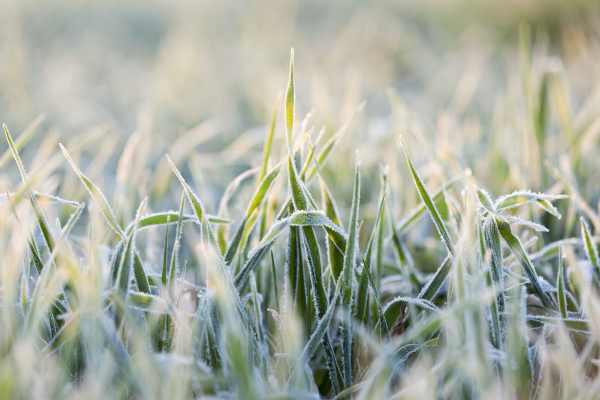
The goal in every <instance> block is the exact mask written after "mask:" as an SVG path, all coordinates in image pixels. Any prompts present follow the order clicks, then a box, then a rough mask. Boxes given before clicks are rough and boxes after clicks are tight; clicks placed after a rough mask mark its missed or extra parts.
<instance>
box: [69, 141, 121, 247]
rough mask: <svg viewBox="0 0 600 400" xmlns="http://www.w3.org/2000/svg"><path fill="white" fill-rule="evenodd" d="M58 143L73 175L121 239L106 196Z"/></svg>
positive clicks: (117, 223)
mask: <svg viewBox="0 0 600 400" xmlns="http://www.w3.org/2000/svg"><path fill="white" fill-rule="evenodd" d="M58 145H59V146H60V149H61V151H62V153H63V155H64V156H65V158H66V159H67V161H68V162H69V165H70V166H71V169H73V172H75V175H77V177H78V178H79V180H80V181H81V183H82V184H83V186H84V187H85V189H86V190H87V191H88V193H89V195H90V197H91V198H92V200H93V201H94V202H95V203H96V205H97V206H98V207H99V208H100V212H101V213H102V216H103V217H104V219H105V220H106V222H107V223H108V226H109V227H110V228H111V229H112V230H113V231H114V232H115V233H116V234H117V236H118V237H119V238H120V239H123V238H124V237H125V234H124V232H123V230H122V229H121V226H120V224H119V222H118V220H117V217H116V216H115V214H114V212H113V210H112V207H111V206H110V204H109V203H108V200H106V196H104V193H102V191H101V190H100V188H99V187H98V186H96V185H95V184H94V182H92V180H91V179H90V178H88V177H87V176H85V175H84V174H83V172H81V170H80V169H79V167H78V166H77V164H76V163H75V161H74V160H73V158H72V157H71V155H70V154H69V152H68V151H67V149H66V148H65V147H64V146H63V145H62V143H59V144H58Z"/></svg>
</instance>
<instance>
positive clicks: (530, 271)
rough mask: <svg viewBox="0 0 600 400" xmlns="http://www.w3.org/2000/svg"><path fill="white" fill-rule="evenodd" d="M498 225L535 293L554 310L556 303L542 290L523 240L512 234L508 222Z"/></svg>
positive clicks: (499, 222) (498, 223) (501, 222)
mask: <svg viewBox="0 0 600 400" xmlns="http://www.w3.org/2000/svg"><path fill="white" fill-rule="evenodd" d="M496 224H497V226H498V230H499V232H500V235H501V236H502V238H503V239H504V241H505V242H506V244H507V245H508V247H510V249H511V251H512V252H513V254H514V255H515V256H516V257H517V259H518V260H519V263H520V264H521V266H522V267H523V269H524V270H525V273H526V274H527V277H528V278H529V281H530V283H531V286H532V287H533V290H534V291H535V293H536V294H537V296H538V297H539V299H540V300H541V301H542V303H543V304H544V306H546V307H549V308H554V301H553V300H552V298H551V297H550V296H549V295H548V294H547V293H546V292H544V289H542V285H541V283H540V282H539V278H538V275H537V272H536V270H535V267H534V266H533V263H532V262H531V259H530V258H529V255H528V254H527V252H526V251H525V249H524V248H523V244H522V243H521V240H519V238H518V237H516V236H515V235H514V234H513V233H512V230H511V229H510V225H509V224H508V223H507V222H504V221H498V220H496Z"/></svg>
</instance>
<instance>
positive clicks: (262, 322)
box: [0, 52, 600, 399]
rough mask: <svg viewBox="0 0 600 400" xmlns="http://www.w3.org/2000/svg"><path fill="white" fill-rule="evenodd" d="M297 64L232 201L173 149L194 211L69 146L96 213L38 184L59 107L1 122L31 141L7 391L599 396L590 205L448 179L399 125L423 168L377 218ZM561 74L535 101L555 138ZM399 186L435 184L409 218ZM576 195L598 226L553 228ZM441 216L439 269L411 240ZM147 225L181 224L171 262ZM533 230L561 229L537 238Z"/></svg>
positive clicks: (12, 264)
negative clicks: (340, 177) (339, 176)
mask: <svg viewBox="0 0 600 400" xmlns="http://www.w3.org/2000/svg"><path fill="white" fill-rule="evenodd" d="M294 79H295V78H294V54H293V52H292V54H291V59H290V67H289V81H288V85H287V90H286V93H285V101H284V107H283V108H284V109H283V121H284V124H283V125H284V127H283V130H284V132H285V146H286V151H285V155H284V156H283V157H282V159H281V160H277V161H276V160H273V154H272V153H273V151H272V150H273V143H274V139H275V137H276V135H278V134H279V133H280V131H281V129H280V128H279V126H278V125H277V121H278V113H277V111H275V112H274V113H273V117H272V119H271V123H270V125H269V129H268V132H267V136H266V140H265V145H264V150H263V155H262V160H261V163H260V165H259V167H258V169H256V170H252V171H250V172H249V173H244V174H242V175H240V177H239V178H238V179H236V180H235V181H233V182H232V183H231V185H230V187H229V188H228V189H227V191H226V194H225V195H224V199H223V201H222V204H221V207H219V213H218V214H220V215H213V214H210V213H209V211H208V210H207V209H206V207H205V205H204V203H203V201H202V195H201V193H202V189H201V188H194V186H193V184H192V183H190V181H189V179H188V178H187V177H186V174H184V172H183V171H182V170H180V169H179V167H178V166H177V165H176V163H175V162H174V161H172V160H171V158H169V157H168V156H167V157H166V159H167V162H168V165H169V167H170V169H171V171H172V173H173V175H174V177H175V178H176V181H175V182H176V183H177V184H178V185H179V186H178V187H179V191H180V193H181V195H180V202H179V208H178V210H175V211H172V210H169V211H162V212H150V211H148V209H149V201H148V200H147V199H144V200H143V201H141V203H140V204H139V206H138V208H137V211H136V213H135V217H134V218H133V220H131V221H129V222H128V223H124V221H123V220H122V217H121V215H122V213H121V212H120V210H115V209H113V206H112V205H111V203H110V202H109V200H108V199H107V197H106V196H105V195H104V193H103V191H102V189H101V188H100V187H99V185H97V184H96V183H94V181H93V180H92V179H91V178H89V177H88V176H86V174H85V172H84V171H82V170H81V169H80V167H79V164H78V162H77V161H76V159H75V157H73V156H72V155H71V153H70V151H69V150H68V149H67V148H66V147H64V146H62V145H60V149H61V151H62V155H63V156H64V159H66V161H67V162H68V165H69V166H70V169H71V171H72V172H73V173H74V174H75V176H76V177H77V178H78V180H79V182H80V183H81V187H82V188H83V189H84V190H85V191H86V192H87V194H88V195H89V199H90V202H89V207H87V216H86V213H85V210H86V205H88V204H87V202H80V201H73V200H67V199H64V198H60V197H57V196H55V195H52V194H49V193H46V192H44V191H41V190H36V188H38V187H47V185H45V184H44V183H47V182H48V181H51V180H52V179H53V178H52V177H53V175H54V172H55V169H56V168H58V166H59V164H60V162H61V159H59V158H58V157H51V158H50V160H49V161H48V162H46V163H44V165H43V167H42V168H37V169H34V170H33V171H32V172H28V171H27V168H26V166H25V163H24V162H23V160H22V159H21V157H20V155H19V151H20V150H21V149H22V148H23V146H25V145H26V144H27V142H28V141H29V139H30V138H31V137H32V136H33V133H32V132H33V131H35V129H36V127H37V125H39V122H40V121H35V122H34V123H33V124H32V127H31V128H30V129H29V130H27V131H26V132H24V133H22V134H21V135H20V136H19V138H18V139H17V141H16V142H15V141H14V140H13V137H12V135H11V133H10V132H9V130H8V128H7V127H6V126H4V127H3V129H4V136H5V139H6V142H7V144H8V150H7V153H6V154H4V155H3V156H2V160H3V162H2V164H3V165H4V164H5V163H6V162H5V159H8V158H10V157H12V159H13V160H14V162H15V164H16V167H17V170H18V173H19V176H20V183H19V184H18V185H16V186H15V189H14V191H13V192H11V193H7V194H5V196H4V201H3V203H2V220H1V222H0V225H1V229H2V246H3V253H2V254H3V260H2V270H1V278H0V279H1V281H0V282H1V291H0V296H1V306H2V308H1V316H2V320H1V324H2V329H1V330H0V398H26V397H31V396H42V397H44V398H63V397H66V396H72V397H78V396H82V395H85V394H87V395H89V396H92V397H93V396H94V395H96V396H101V395H102V396H108V397H123V398H190V397H201V396H217V397H234V398H246V399H262V398H319V397H328V398H338V399H341V398H350V397H356V398H365V399H368V398H369V399H370V398H390V397H392V396H396V397H398V398H401V397H403V396H406V397H410V396H417V397H419V398H426V397H431V398H440V397H442V398H448V397H453V398H492V397H498V398H503V397H504V398H513V397H519V398H528V397H540V398H544V396H546V395H550V394H551V395H553V396H554V395H556V393H559V394H560V395H561V396H566V397H568V396H571V395H577V396H580V397H581V398H585V397H586V396H591V397H593V394H594V393H597V392H594V388H597V386H598V382H599V381H598V378H597V375H598V374H597V370H596V368H597V367H596V366H597V363H596V355H597V352H598V347H597V337H598V336H597V335H598V326H600V325H598V322H599V321H598V313H597V311H598V307H599V303H598V295H597V291H598V289H599V288H600V261H599V260H600V258H599V256H598V250H597V247H596V242H597V237H595V236H593V235H592V229H591V228H590V227H589V226H588V223H587V222H586V217H587V218H589V219H591V220H592V222H594V221H597V220H598V217H597V215H596V213H595V212H594V211H593V209H591V208H590V207H583V208H581V207H580V208H573V207H574V206H573V205H572V204H571V203H570V202H568V199H567V196H565V195H562V194H557V193H558V192H557V191H556V190H555V191H554V192H553V193H551V194H550V193H548V194H546V193H536V192H531V191H526V190H523V191H516V192H514V193H511V194H508V195H504V196H500V197H497V198H494V197H492V196H491V195H490V194H489V193H488V192H486V190H485V189H484V188H483V187H481V186H480V184H479V183H478V182H476V181H475V179H474V177H472V176H471V174H470V173H468V171H467V172H465V174H463V175H461V176H459V177H457V178H455V179H452V180H451V181H449V182H448V183H447V184H446V185H444V186H443V187H441V188H439V189H438V190H437V191H435V192H431V191H430V190H429V189H428V188H427V185H426V183H425V182H424V180H423V179H422V177H421V175H420V174H419V171H418V168H417V167H416V166H415V165H414V163H413V161H412V160H411V157H410V155H409V150H408V148H407V147H405V145H402V144H401V151H400V152H399V154H403V157H404V159H405V161H406V163H405V164H406V172H407V173H408V175H409V176H410V179H411V180H412V182H413V183H414V188H413V189H411V188H409V187H401V188H390V187H389V185H388V181H389V179H388V174H387V171H386V169H385V168H384V169H382V172H381V180H380V188H379V190H380V193H379V200H378V201H377V202H376V212H375V214H374V215H375V217H374V218H373V219H372V220H371V221H368V223H365V221H364V220H363V219H362V218H361V205H362V204H361V167H360V164H359V163H358V162H356V165H355V167H354V173H353V180H352V197H351V202H350V204H344V209H348V206H349V212H348V213H347V215H346V217H344V216H343V215H342V214H341V213H340V211H339V210H340V204H339V202H338V201H336V199H335V198H334V196H333V195H332V191H331V190H330V187H329V185H328V182H327V179H326V178H325V176H324V175H322V174H321V170H322V169H323V168H324V166H325V165H326V164H327V162H328V159H329V156H330V155H331V154H333V153H335V151H336V144H337V143H338V141H339V140H340V137H341V133H339V134H335V135H332V136H330V137H319V138H318V139H317V140H316V141H312V140H306V137H307V135H306V133H307V132H306V130H307V129H308V128H307V127H306V126H303V127H302V129H299V128H298V127H297V125H296V119H297V118H296V115H295V114H296V110H295V89H294ZM546 79H547V77H544V78H543V82H542V84H541V85H542V86H541V88H542V89H540V90H539V93H538V94H536V95H533V96H534V98H533V99H532V101H531V102H532V104H537V106H534V107H532V121H534V124H533V126H534V132H535V135H536V136H535V137H536V140H537V142H538V144H540V146H543V143H544V140H545V138H544V135H545V132H546V128H545V120H546V118H547V116H546V113H547V110H546V107H545V106H544V104H545V102H547V101H548V100H547V97H548V91H547V88H546V89H544V87H545V86H546V85H547V82H546V81H545V80H546ZM530 92H532V93H535V91H530ZM535 96H537V97H535ZM409 144H410V143H407V145H409ZM339 167H340V168H350V166H349V165H342V166H339ZM542 171H545V169H544V168H543V166H542ZM251 176H254V190H253V193H252V195H251V196H250V198H249V201H248V202H247V204H246V205H245V206H243V207H242V208H243V209H245V211H244V212H243V213H242V217H241V219H239V220H237V221H231V220H230V219H229V218H227V217H226V214H225V210H226V209H227V202H228V201H230V198H231V197H232V196H233V195H232V193H234V192H235V191H236V190H237V186H238V185H239V184H240V182H241V181H242V180H245V179H248V177H251ZM543 179H544V180H548V179H549V177H548V176H546V175H544V178H543ZM562 187H564V188H565V189H566V191H567V192H571V194H573V193H575V189H574V188H573V187H572V186H568V185H563V186H562ZM392 190H403V191H408V190H414V192H415V193H416V195H417V196H418V198H419V199H420V204H419V205H418V206H417V207H416V208H415V209H413V210H409V211H408V212H406V213H405V214H404V215H403V216H401V217H400V218H397V217H396V216H395V215H393V212H392V209H393V208H392V207H391V204H390V202H391V200H390V199H391V197H390V192H391V191H392ZM579 199H580V202H581V201H583V200H581V197H580V196H579ZM583 204H585V202H584V203H583ZM57 209H58V210H59V214H58V217H57V218H56V221H52V220H51V219H49V218H48V217H47V213H49V212H54V213H55V212H56V210H57ZM561 210H567V211H568V212H569V213H573V212H577V211H578V210H580V211H581V212H582V215H584V216H585V217H584V216H582V218H581V222H580V226H581V237H580V238H577V237H573V238H556V237H555V236H553V235H550V234H548V228H547V227H546V226H545V225H544V224H542V222H541V221H551V222H550V223H552V224H553V225H552V226H554V227H556V226H558V225H557V224H558V223H559V221H560V219H561ZM546 216H548V217H546ZM548 218H554V219H555V220H554V221H552V220H549V219H548ZM428 226H429V227H432V228H433V229H429V230H428V229H426V232H427V233H426V234H425V235H426V236H427V237H429V238H430V239H431V238H434V239H435V240H437V241H438V245H437V246H434V247H436V249H435V250H432V254H431V257H429V259H430V260H435V263H436V264H435V265H436V266H437V267H435V266H434V268H431V265H421V264H420V263H419V262H418V260H417V259H416V258H415V257H413V254H411V253H413V252H414V251H416V250H415V246H414V244H413V243H411V240H422V239H418V236H415V235H411V231H413V230H415V229H416V228H417V227H420V228H421V229H422V228H423V227H425V228H426V227H428ZM595 228H596V229H598V226H595ZM148 231H158V232H159V235H158V237H159V238H162V239H161V240H158V241H155V242H153V243H154V244H153V245H154V246H156V247H157V248H156V249H154V250H157V251H158V252H159V253H160V254H161V257H159V258H160V259H161V262H160V264H159V265H156V264H152V263H150V262H149V261H147V260H146V259H145V257H144V255H145V254H146V252H145V251H144V247H145V246H150V245H151V243H152V242H150V241H144V235H145V232H148ZM536 234H537V235H541V234H545V235H546V236H544V239H545V240H546V243H545V245H543V246H541V247H538V250H537V251H533V249H534V244H533V242H532V240H531V239H532V238H535V236H532V235H536ZM421 235H422V234H421ZM415 237H417V239H415ZM141 243H143V244H141ZM563 364H564V366H565V368H569V369H571V371H567V372H563V371H562V370H561V369H560V367H562V366H563ZM556 376H559V377H560V379H558V380H557V379H555V377H556ZM581 382H585V383H586V384H580V383H581ZM555 388H558V392H556V391H555ZM591 397H590V398H591Z"/></svg>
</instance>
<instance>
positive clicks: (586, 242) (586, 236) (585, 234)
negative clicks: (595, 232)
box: [580, 217, 600, 285]
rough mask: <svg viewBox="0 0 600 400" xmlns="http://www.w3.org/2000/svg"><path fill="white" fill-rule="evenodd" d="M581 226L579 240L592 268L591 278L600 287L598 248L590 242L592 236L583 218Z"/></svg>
mask: <svg viewBox="0 0 600 400" xmlns="http://www.w3.org/2000/svg"><path fill="white" fill-rule="evenodd" d="M580 224H581V240H582V242H583V248H584V249H585V254H586V256H587V258H588V261H589V262H590V264H592V268H593V273H592V275H593V277H594V280H595V281H596V284H597V285H600V258H599V257H598V248H597V247H596V245H595V244H594V241H593V240H592V234H591V233H590V228H589V227H588V224H587V222H586V221H585V219H583V217H582V218H581V219H580Z"/></svg>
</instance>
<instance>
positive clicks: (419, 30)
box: [0, 0, 600, 209]
mask: <svg viewBox="0 0 600 400" xmlns="http://www.w3.org/2000/svg"><path fill="white" fill-rule="evenodd" d="M599 15H600V3H599V2H597V1H584V0H564V1H562V0H507V1H484V0H481V1H466V0H465V1H462V0H440V1H433V0H425V1H419V2H416V1H415V2H413V1H388V0H382V1H341V0H330V1H326V2H323V1H313V0H308V1H289V0H283V1H261V0H258V1H230V0H222V1H218V2H214V1H155V0H143V1H142V0H131V1H121V0H119V1H117V0H106V1H102V2H92V1H83V0H81V1H77V0H49V1H44V2H40V1H34V0H23V1H11V0H8V1H3V2H2V13H1V14H0V60H1V62H0V119H1V120H2V121H4V122H6V123H7V124H8V126H9V127H10V128H11V129H12V130H13V132H14V134H15V135H16V136H18V135H19V134H20V133H21V132H23V131H24V130H25V128H26V127H27V126H28V125H29V124H30V123H32V121H34V120H35V119H36V117H38V116H40V115H42V114H43V115H44V120H43V122H41V124H40V125H39V127H38V129H37V132H38V133H36V136H35V137H34V138H33V139H32V140H33V142H40V141H42V140H48V141H51V139H48V138H53V139H52V140H53V141H54V142H58V141H62V142H65V143H66V144H67V147H69V148H74V150H73V151H74V152H75V153H76V155H77V157H78V158H81V160H82V161H81V162H82V165H83V168H84V170H86V171H87V172H88V173H89V174H90V175H91V176H92V177H93V178H94V179H98V180H100V182H99V183H101V184H102V185H103V187H105V188H107V189H106V190H107V191H108V192H110V191H111V189H112V188H114V187H115V186H113V185H111V183H113V182H115V181H116V182H117V183H119V182H120V183H121V186H123V187H125V186H126V187H128V190H130V191H132V192H133V193H134V194H135V193H137V194H138V195H139V196H138V197H141V196H143V195H144V193H148V192H150V193H152V194H153V195H155V198H157V199H158V198H160V196H159V195H160V194H161V193H162V192H164V190H166V189H165V183H164V179H168V177H165V176H168V175H169V173H168V170H165V168H163V167H164V165H162V164H161V160H163V158H164V154H166V153H169V154H171V155H172V156H173V158H174V159H175V160H176V161H177V162H178V163H184V162H186V163H187V164H186V165H188V166H189V169H190V170H192V172H193V174H194V178H195V179H196V181H197V183H198V182H199V184H202V185H205V186H204V187H210V188H214V189H215V190H210V191H209V193H208V194H207V195H206V196H207V197H208V198H209V202H210V201H212V209H215V208H216V204H217V199H218V198H219V196H220V194H221V193H222V192H223V190H224V188H225V186H226V183H227V182H229V180H230V179H231V177H233V176H235V175H237V174H239V173H240V172H241V171H243V170H244V169H246V168H248V167H249V166H256V165H257V163H258V160H259V159H260V152H261V146H262V143H263V141H264V137H265V132H266V125H267V124H268V121H269V120H270V118H271V117H270V115H271V113H272V112H273V110H274V109H277V110H280V109H281V95H282V92H283V90H284V88H285V84H286V80H287V63H288V57H289V50H290V48H291V47H294V48H295V52H296V71H297V72H296V79H297V89H296V90H297V102H298V113H297V115H298V119H299V120H302V119H303V118H304V117H305V116H306V115H307V114H309V113H310V115H311V119H310V121H309V122H307V124H308V125H309V126H310V129H307V132H308V134H309V136H311V137H312V138H315V137H317V136H318V134H319V132H324V133H323V134H324V135H326V136H327V135H332V134H333V133H335V132H336V131H338V130H339V129H340V128H342V127H343V126H346V127H347V128H348V129H347V131H346V133H345V135H346V136H345V138H347V140H343V141H342V142H341V144H340V146H339V150H338V151H336V153H335V155H334V157H333V158H334V161H332V162H331V165H337V166H339V165H340V164H338V163H337V162H336V161H335V159H336V158H337V160H338V161H340V160H342V161H343V164H342V165H345V167H344V168H338V169H339V170H341V171H337V174H336V177H335V178H333V175H331V174H330V176H331V177H332V179H333V180H335V181H336V182H333V183H332V185H333V186H334V189H335V190H337V191H339V192H342V193H345V194H347V192H349V190H350V187H349V186H350V179H349V175H350V171H351V169H352V168H351V159H352V157H353V156H354V151H355V149H356V148H357V147H358V148H359V151H360V158H361V159H362V161H363V163H364V164H365V165H366V166H367V168H366V170H367V172H366V173H367V174H368V173H369V172H368V171H369V167H370V166H372V167H373V168H372V171H374V172H373V174H374V175H373V176H376V175H375V174H377V171H376V170H377V169H378V166H379V164H381V163H382V162H383V161H386V162H387V163H388V164H391V166H392V167H394V163H395V162H396V161H395V160H396V159H397V158H399V157H398V154H399V152H398V148H397V144H396V142H397V139H398V135H399V134H404V135H408V136H409V138H410V140H409V141H410V142H411V143H412V146H411V147H412V148H413V152H414V153H415V157H416V158H417V159H418V160H419V159H421V160H425V161H426V160H431V159H434V158H435V159H437V161H438V163H436V164H431V165H430V166H429V167H430V168H429V169H428V167H427V166H425V167H424V170H423V174H424V175H425V176H426V177H429V178H431V179H433V180H434V181H435V180H436V177H438V182H441V181H443V180H445V179H448V178H449V177H451V175H452V174H453V173H455V172H458V171H460V170H462V169H464V168H471V169H472V170H473V171H474V173H475V175H476V176H478V177H479V178H481V179H482V180H483V181H485V182H486V183H487V184H488V185H489V186H490V187H491V188H492V189H498V190H506V189H512V188H514V187H519V186H527V187H533V188H534V189H543V187H542V186H543V183H542V182H541V181H540V182H536V181H535V174H534V173H532V170H530V169H528V167H531V165H530V163H532V162H533V163H535V161H532V160H531V159H530V158H531V157H530V154H529V153H531V152H532V150H531V149H530V148H528V146H529V145H530V144H531V143H530V141H529V139H526V138H527V135H525V134H524V132H525V131H526V130H527V129H529V127H526V126H525V127H524V126H522V125H523V124H522V121H529V119H528V118H527V117H526V116H527V113H528V111H527V99H528V97H527V93H523V92H524V87H526V86H527V85H524V84H523V83H524V82H529V81H531V82H533V83H532V85H531V87H533V88H534V89H535V88H536V85H537V83H536V82H538V81H539V80H540V79H541V78H539V77H541V76H543V75H544V74H545V73H550V74H552V76H553V77H554V78H555V79H554V80H553V82H554V83H553V85H552V90H553V92H552V93H553V97H552V98H559V99H560V98H562V99H563V103H564V104H562V106H561V105H560V104H559V105H558V106H559V108H556V109H555V111H560V110H562V112H563V114H565V113H567V114H569V115H568V116H566V117H564V118H562V119H561V116H560V112H558V113H555V112H553V115H555V114H558V117H557V118H555V119H553V120H552V121H553V122H551V123H550V124H549V126H550V128H548V129H549V131H552V129H555V130H564V129H566V128H565V124H572V126H573V127H575V128H573V129H575V130H576V129H580V130H583V131H586V132H587V131H588V130H589V129H591V128H590V127H591V126H592V127H593V126H596V125H598V124H596V125H594V122H595V119H594V118H595V117H596V115H598V113H597V111H598V107H600V104H599V103H598V83H599V82H600V79H598V78H600V76H599V75H600V74H599V72H600V71H599V68H600V64H598V62H597V60H598V59H599V57H600V48H599V44H600V42H599V41H598V37H599V35H600V24H598V21H599V20H600V19H599ZM520 41H521V46H519V42H520ZM523 50H525V52H524V51H523ZM526 91H527V89H525V92H526ZM559 102H560V101H559ZM561 107H562V108H561ZM565 110H566V111H565ZM524 116H525V117H526V118H523V117H524ZM590 116H592V117H594V118H592V117H590ZM566 119H569V122H568V123H567V122H564V121H566ZM561 122H562V125H561ZM279 126H281V124H280V125H279ZM595 130H598V127H597V126H596V127H595ZM595 130H594V131H593V132H592V133H586V135H587V136H586V137H587V138H588V139H587V140H591V142H590V143H592V145H593V146H596V143H597V141H596V140H595V138H596V137H597V135H596V134H595V133H594V132H595ZM588 136H591V139H590V138H589V137H588ZM278 137H279V138H280V139H281V137H282V135H280V134H278ZM523 138H525V139H523ZM278 143H280V144H281V141H280V142H278ZM549 146H552V145H551V144H550V145H549ZM561 146H562V145H561ZM276 147H277V151H278V152H279V153H280V154H281V151H282V150H283V145H281V146H280V145H279V144H277V145H276ZM2 149H5V145H4V144H2ZM127 149H129V152H128V151H127ZM36 151H37V147H36V146H30V145H29V146H25V147H24V149H23V152H24V154H25V157H26V158H27V157H29V158H32V157H33V156H32V154H33V153H35V152H36ZM492 152H493V153H494V154H491V153H492ZM551 153H552V149H550V151H549V153H548V154H551ZM124 154H125V155H127V157H124ZM484 154H485V157H484ZM496 154H500V155H501V156H496ZM120 163H121V164H120ZM123 163H127V167H128V168H127V169H123V171H128V172H127V176H126V177H123V176H121V177H119V173H118V169H119V165H121V167H124V164H123ZM482 163H485V165H481V164H482ZM515 165H517V166H519V168H515V167H514V166H515ZM157 166H158V167H157ZM442 167H448V169H445V168H442ZM480 167H481V168H480ZM4 168H6V167H4ZM155 168H156V169H155ZM436 168H437V170H436ZM440 168H442V170H441V171H440ZM453 168H454V169H453ZM392 169H393V170H394V168H392ZM346 170H347V172H346ZM161 171H163V172H161ZM502 171H504V172H502ZM524 171H526V172H527V173H524ZM324 173H325V174H327V171H324ZM122 174H123V173H122ZM392 175H393V174H392ZM392 178H393V177H392ZM119 179H120V181H119ZM161 179H163V180H161ZM337 180H340V181H343V182H346V183H347V184H345V185H344V187H339V185H337ZM374 182H377V180H374ZM150 183H151V184H150ZM161 185H162V186H161ZM117 186H118V185H117ZM536 186H537V187H536ZM1 189H4V188H1ZM373 192H374V193H376V191H373ZM213 193H214V194H213ZM368 196H369V194H368V193H367V197H368ZM211 199H212V200H211ZM133 203H134V202H132V204H133ZM131 207H132V208H133V207H134V206H133V205H132V206H131Z"/></svg>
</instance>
